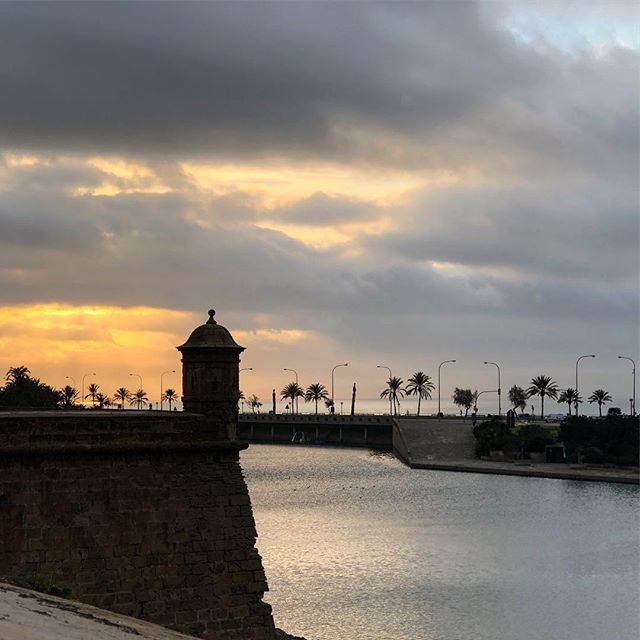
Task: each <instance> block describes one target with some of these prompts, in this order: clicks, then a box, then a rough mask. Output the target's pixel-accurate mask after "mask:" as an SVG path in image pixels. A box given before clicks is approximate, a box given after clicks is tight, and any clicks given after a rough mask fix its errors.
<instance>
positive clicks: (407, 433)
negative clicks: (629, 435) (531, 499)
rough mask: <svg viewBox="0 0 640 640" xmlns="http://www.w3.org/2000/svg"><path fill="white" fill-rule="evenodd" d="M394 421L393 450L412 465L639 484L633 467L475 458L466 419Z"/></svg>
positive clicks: (402, 419) (473, 471)
mask: <svg viewBox="0 0 640 640" xmlns="http://www.w3.org/2000/svg"><path fill="white" fill-rule="evenodd" d="M395 422H396V424H395V427H394V432H393V445H394V453H395V454H396V456H397V457H398V458H400V459H401V460H402V461H403V462H405V464H407V465H408V466H409V467H411V468H412V469H433V470H437V471H459V472H466V473H492V474H497V475H508V476H527V477H532V478H557V479H563V480H586V481H595V482H617V483H622V484H640V471H639V469H638V468H637V467H636V468H620V467H618V468H612V467H606V466H598V465H569V464H547V463H534V462H529V461H528V460H522V461H520V460H517V461H510V460H495V461H494V460H478V459H477V458H476V457H475V454H474V437H473V427H472V426H471V423H470V422H462V421H461V420H454V419H449V420H447V419H444V418H443V419H442V420H441V421H439V420H437V419H434V418H424V419H417V418H409V419H408V418H397V419H396V421H395Z"/></svg>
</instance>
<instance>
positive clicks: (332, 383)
mask: <svg viewBox="0 0 640 640" xmlns="http://www.w3.org/2000/svg"><path fill="white" fill-rule="evenodd" d="M348 366H349V363H348V362H345V363H344V364H337V365H336V366H335V367H333V369H331V412H332V413H334V412H335V410H336V405H335V402H334V395H333V390H334V373H335V371H336V369H337V368H338V367H348Z"/></svg>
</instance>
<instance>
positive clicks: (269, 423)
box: [238, 413, 393, 451]
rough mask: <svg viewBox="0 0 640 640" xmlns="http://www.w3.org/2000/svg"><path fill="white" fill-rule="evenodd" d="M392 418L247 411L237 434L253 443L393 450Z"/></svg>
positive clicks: (240, 418) (242, 415) (239, 421)
mask: <svg viewBox="0 0 640 640" xmlns="http://www.w3.org/2000/svg"><path fill="white" fill-rule="evenodd" d="M392 434H393V420H392V418H391V417H390V416H375V415H355V416H351V415H347V416H345V415H339V414H334V415H317V416H316V415H305V414H298V415H295V414H294V415H272V414H266V413H249V414H247V413H244V414H240V416H239V419H238V437H239V439H241V440H245V441H247V442H252V443H273V444H290V443H291V442H292V441H293V439H294V437H295V438H296V440H299V441H304V442H306V443H309V444H328V445H343V446H352V447H367V448H370V449H380V450H386V451H391V449H392V446H393V438H392Z"/></svg>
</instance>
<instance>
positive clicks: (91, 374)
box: [80, 373, 96, 407]
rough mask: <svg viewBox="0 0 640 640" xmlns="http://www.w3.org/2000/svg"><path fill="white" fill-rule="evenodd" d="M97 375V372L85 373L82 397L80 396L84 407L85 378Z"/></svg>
mask: <svg viewBox="0 0 640 640" xmlns="http://www.w3.org/2000/svg"><path fill="white" fill-rule="evenodd" d="M95 375H96V374H95V373H85V374H84V375H83V376H82V398H80V402H82V406H83V407H84V379H85V378H86V377H87V376H95Z"/></svg>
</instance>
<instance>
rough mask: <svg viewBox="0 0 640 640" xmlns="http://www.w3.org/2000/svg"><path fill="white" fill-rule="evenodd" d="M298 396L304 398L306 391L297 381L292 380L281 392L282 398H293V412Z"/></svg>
mask: <svg viewBox="0 0 640 640" xmlns="http://www.w3.org/2000/svg"><path fill="white" fill-rule="evenodd" d="M296 398H304V391H303V389H302V387H301V386H300V385H299V384H298V383H297V382H290V383H289V384H287V385H285V386H284V387H283V388H282V391H281V392H280V400H291V413H293V410H294V407H295V402H296Z"/></svg>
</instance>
